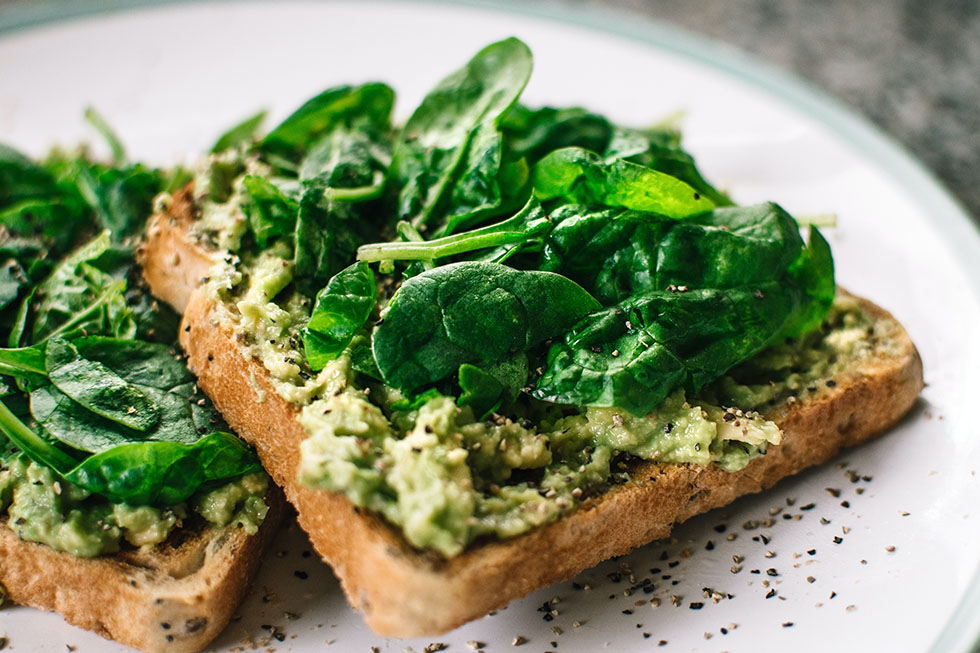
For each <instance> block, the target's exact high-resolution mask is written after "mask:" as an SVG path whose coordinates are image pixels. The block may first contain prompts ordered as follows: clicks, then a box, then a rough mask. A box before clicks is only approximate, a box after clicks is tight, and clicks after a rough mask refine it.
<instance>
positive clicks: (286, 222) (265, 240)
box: [242, 175, 299, 248]
mask: <svg viewBox="0 0 980 653" xmlns="http://www.w3.org/2000/svg"><path fill="white" fill-rule="evenodd" d="M242 185H243V186H244V188H245V192H246V193H247V194H248V201H246V202H243V204H242V211H243V212H244V213H245V215H246V216H247V217H248V225H249V227H250V228H251V229H252V233H254V234H255V240H256V242H257V243H258V245H259V247H262V248H265V247H268V245H269V243H270V242H271V241H272V240H274V239H275V238H279V237H281V236H285V235H287V234H291V233H292V232H293V230H294V229H295V228H296V213H297V212H298V211H299V201H298V200H297V199H296V198H295V197H293V196H291V195H288V194H287V193H285V192H283V191H282V189H280V188H279V187H278V186H276V185H275V184H274V183H273V182H272V181H270V180H268V179H266V178H264V177H256V176H253V175H246V176H245V178H244V179H243V181H242Z"/></svg>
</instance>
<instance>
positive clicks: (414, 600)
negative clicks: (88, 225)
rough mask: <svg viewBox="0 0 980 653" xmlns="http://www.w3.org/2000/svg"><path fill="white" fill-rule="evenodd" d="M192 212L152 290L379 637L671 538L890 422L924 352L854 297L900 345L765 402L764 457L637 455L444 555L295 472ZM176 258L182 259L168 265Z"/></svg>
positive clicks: (148, 272) (164, 239) (197, 367)
mask: <svg viewBox="0 0 980 653" xmlns="http://www.w3.org/2000/svg"><path fill="white" fill-rule="evenodd" d="M193 213H194V208H193V204H192V202H191V199H190V195H189V193H183V194H180V195H178V196H176V197H175V201H174V204H173V207H172V208H171V211H170V213H169V214H168V215H158V216H155V218H154V219H153V222H152V224H151V226H150V228H149V230H148V240H147V242H146V244H145V246H144V248H143V250H142V255H141V256H142V264H143V266H144V275H145V277H146V279H147V280H148V282H149V284H150V288H151V291H152V292H153V293H154V294H155V295H156V296H158V297H160V298H162V299H164V300H166V301H167V302H169V303H170V304H171V305H173V306H174V307H175V308H177V309H178V310H181V311H183V313H184V322H183V327H182V329H181V344H182V345H183V347H184V349H185V351H186V353H187V354H188V357H189V358H188V363H189V365H190V367H191V369H192V370H194V372H195V373H196V374H197V375H198V379H199V384H200V386H201V388H202V389H204V391H205V392H206V393H207V394H208V395H209V396H210V397H211V399H212V400H213V401H214V403H215V405H216V406H217V408H218V409H219V410H220V411H221V412H222V414H223V415H224V417H225V419H226V420H227V421H228V423H229V424H231V425H232V427H233V428H234V429H235V431H236V432H238V433H239V434H240V435H241V436H242V437H244V438H245V439H246V440H247V441H248V442H250V443H251V444H252V445H253V446H255V448H256V449H257V450H258V452H259V456H260V458H261V459H262V462H263V464H264V465H265V467H266V469H267V470H268V471H269V473H270V474H271V475H272V477H273V479H274V480H275V482H276V483H278V484H279V485H280V486H282V488H283V489H284V491H285V494H286V497H287V499H288V500H289V501H290V502H291V503H292V504H293V505H294V506H295V507H296V510H297V513H298V518H299V523H300V525H301V526H302V527H303V529H304V530H305V531H306V532H307V533H308V534H309V536H310V540H311V541H312V543H313V545H314V547H315V548H316V550H317V551H318V552H319V553H320V555H321V556H323V558H324V560H326V561H327V562H328V563H329V564H330V565H331V566H332V567H333V569H334V571H335V572H336V574H337V576H338V577H339V578H340V581H341V584H342V586H343V588H344V591H345V592H346V594H347V597H348V599H349V600H350V602H351V604H352V605H354V606H355V607H356V608H357V609H359V610H361V611H362V612H363V613H364V617H365V619H366V620H367V623H368V624H369V625H370V626H371V628H373V629H374V630H375V631H376V632H378V633H380V634H384V635H394V636H399V637H411V636H419V635H426V634H437V633H440V632H444V631H446V630H449V629H452V628H454V627H456V626H459V625H461V624H463V623H465V622H467V621H469V620H472V619H475V618H478V617H480V616H482V615H484V614H486V613H487V612H489V611H491V610H494V609H497V608H500V607H503V606H504V605H506V604H507V603H508V602H509V601H511V600H513V599H515V598H518V597H521V596H524V595H526V594H528V593H530V592H531V591H533V590H535V589H538V588H540V587H543V586H545V585H548V584H550V583H554V582H557V581H561V580H564V579H568V578H570V577H572V576H574V575H576V574H577V573H579V572H580V571H582V570H584V569H587V568H589V567H592V566H594V565H596V564H597V563H599V562H601V561H603V560H605V559H607V558H610V557H612V556H617V555H621V554H624V553H626V552H628V551H630V550H631V549H634V548H636V547H638V546H641V545H643V544H646V543H647V542H650V541H652V540H655V539H658V538H664V537H666V536H667V535H668V534H669V533H670V531H671V528H672V526H673V525H674V524H675V523H678V522H682V521H684V520H686V519H688V518H690V517H692V516H694V515H697V514H699V513H702V512H705V511H707V510H711V509H712V508H716V507H719V506H723V505H725V504H728V503H730V502H731V501H733V500H734V499H736V498H737V497H739V496H742V495H745V494H750V493H754V492H759V491H760V490H763V489H765V488H768V487H770V486H772V485H774V484H775V483H776V482H777V481H779V480H780V479H782V478H785V477H787V476H789V475H791V474H795V473H796V472H799V471H800V470H802V469H804V468H806V467H810V466H813V465H819V464H821V463H823V462H825V461H827V460H829V459H830V458H832V457H833V456H834V455H835V454H837V452H838V451H840V450H841V449H842V448H843V447H846V446H852V445H856V444H859V443H861V442H864V441H866V440H868V439H870V438H872V437H874V436H875V435H878V434H880V433H882V432H883V431H885V430H886V429H888V428H889V427H891V426H892V425H894V424H895V423H896V422H897V421H898V420H899V419H900V418H901V417H902V415H903V414H904V413H905V412H906V411H907V410H908V409H909V408H910V407H911V405H912V404H913V402H914V401H915V398H916V397H917V395H918V394H919V391H920V390H921V388H922V363H921V361H920V359H919V355H918V353H917V351H916V349H915V346H914V345H913V344H912V341H911V340H910V339H909V337H908V335H907V334H906V333H905V331H904V330H903V329H902V327H901V326H900V325H899V324H898V323H897V322H895V320H894V318H892V317H891V315H889V314H888V313H887V312H886V311H884V310H883V309H881V308H878V307H876V306H875V305H873V304H871V303H870V302H867V301H864V300H859V301H860V304H861V306H862V310H864V311H866V312H867V313H869V314H870V315H871V316H872V317H873V318H874V319H875V320H876V321H878V322H887V323H888V324H887V325H886V326H888V328H889V330H890V331H891V333H892V335H893V339H892V346H890V347H889V348H888V349H887V350H882V351H875V353H874V355H872V356H871V357H869V358H867V359H864V360H862V361H861V362H860V363H858V364H855V365H854V366H853V368H852V369H848V370H845V371H844V372H843V373H841V374H838V375H836V376H835V381H836V385H834V386H833V387H828V386H826V385H825V386H822V387H821V388H820V389H819V390H818V391H817V392H815V393H812V394H811V395H808V398H807V399H806V400H805V401H798V402H793V403H789V402H787V403H786V404H784V405H781V406H777V407H776V408H774V409H772V410H770V411H768V412H767V414H766V417H768V418H769V419H772V420H774V421H775V422H777V424H778V425H779V426H780V427H781V428H782V429H783V432H784V435H783V440H782V444H781V445H779V446H774V447H770V448H769V450H768V453H767V455H765V456H762V457H759V458H756V459H754V460H752V461H751V462H750V463H749V464H748V466H747V467H745V468H744V469H742V470H741V471H738V472H734V473H730V472H724V471H722V470H720V469H717V468H715V467H713V466H712V467H698V466H693V465H678V464H661V463H653V462H645V463H640V464H639V465H638V467H636V468H634V469H633V470H632V473H631V478H632V479H633V480H632V481H631V482H629V483H627V484H624V485H619V486H615V487H612V488H611V489H610V490H609V491H607V492H605V493H604V494H602V495H600V496H598V497H596V498H593V499H590V500H588V501H586V502H584V503H583V504H582V505H581V506H580V507H579V508H578V509H577V510H576V511H575V512H574V513H572V514H571V515H569V516H567V517H565V518H562V519H560V520H559V521H557V522H554V523H552V524H549V525H546V526H543V527H540V528H538V529H536V530H533V531H531V532H529V533H527V534H525V535H522V536H519V537H516V538H513V539H508V540H501V541H489V542H484V543H478V544H476V545H474V546H471V547H470V548H468V549H467V550H466V551H465V552H464V553H462V554H460V555H458V556H456V557H453V558H449V559H446V558H444V557H442V556H440V555H437V554H434V553H431V552H426V551H418V550H416V549H413V548H412V547H411V546H410V545H408V544H407V543H406V541H405V540H404V539H403V538H402V536H401V535H400V534H399V532H398V530H397V529H395V528H393V527H392V526H390V525H389V524H388V523H387V522H385V521H384V520H382V519H381V518H379V517H377V516H376V515H373V514H369V513H366V512H363V511H361V510H359V509H358V508H357V507H355V506H354V505H353V504H352V503H351V502H350V501H348V499H347V498H346V497H344V496H343V495H341V494H336V493H331V492H327V491H323V490H317V489H312V488H309V487H306V486H304V485H301V484H299V482H298V481H297V470H298V466H299V462H300V443H301V442H302V441H303V440H304V439H305V438H306V437H307V436H306V433H305V431H304V429H303V428H302V427H301V426H300V424H299V422H298V421H297V419H296V417H297V409H296V408H295V407H294V406H293V405H291V404H290V403H288V402H286V401H285V400H283V399H281V398H280V397H279V396H278V395H277V394H276V392H275V390H274V389H273V386H272V384H271V383H270V381H269V377H268V374H267V372H266V370H265V368H264V367H263V365H262V363H261V362H260V361H258V360H255V359H249V358H246V357H245V356H243V354H242V350H241V349H240V348H239V346H238V345H237V343H236V340H235V334H234V333H233V332H232V329H231V327H229V326H227V324H223V323H221V322H220V321H219V320H218V319H217V317H216V316H217V312H216V311H217V310H218V309H219V307H218V306H217V305H216V304H215V303H214V302H213V301H212V300H211V299H209V298H208V296H206V295H205V294H204V293H203V292H196V291H195V285H196V283H189V281H190V282H194V281H195V280H197V279H200V277H202V276H204V275H205V274H207V270H206V269H203V268H202V267H197V268H193V266H195V265H203V263H202V262H203V261H208V260H210V259H211V257H210V255H209V254H208V253H207V252H204V251H201V250H197V249H196V248H195V246H194V245H193V244H192V243H190V242H189V241H188V240H187V239H186V238H185V237H184V233H183V232H184V229H185V228H186V226H187V225H188V224H189V223H190V221H191V220H192V219H193ZM175 259H177V260H178V261H179V262H180V263H178V264H177V265H174V264H173V261H174V260H175ZM185 264H186V265H187V266H188V267H187V268H182V266H183V265H185ZM258 396H263V397H264V401H261V402H260V401H258V400H257V397H258Z"/></svg>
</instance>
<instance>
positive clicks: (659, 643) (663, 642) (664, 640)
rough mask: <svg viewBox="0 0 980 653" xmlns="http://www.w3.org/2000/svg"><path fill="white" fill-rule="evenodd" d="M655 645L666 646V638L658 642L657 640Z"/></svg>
mask: <svg viewBox="0 0 980 653" xmlns="http://www.w3.org/2000/svg"><path fill="white" fill-rule="evenodd" d="M657 646H667V640H666V639H662V640H660V641H659V642H657Z"/></svg>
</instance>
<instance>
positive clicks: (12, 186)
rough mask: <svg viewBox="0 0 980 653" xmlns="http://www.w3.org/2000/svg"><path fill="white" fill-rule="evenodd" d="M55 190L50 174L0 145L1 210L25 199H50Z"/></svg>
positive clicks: (18, 153) (11, 149) (12, 150)
mask: <svg viewBox="0 0 980 653" xmlns="http://www.w3.org/2000/svg"><path fill="white" fill-rule="evenodd" d="M55 189H56V186H55V181H54V178H53V177H52V175H51V173H50V172H48V171H47V170H45V169H44V168H43V167H41V166H39V165H37V164H36V163H34V162H33V161H31V160H30V159H29V158H27V157H26V156H24V155H23V154H21V153H20V152H18V151H17V150H15V149H14V148H12V147H9V146H7V145H4V144H2V143H0V208H2V207H6V206H10V205H11V204H14V203H16V202H18V201H20V200H24V199H30V198H35V197H48V196H50V195H52V194H54V192H55Z"/></svg>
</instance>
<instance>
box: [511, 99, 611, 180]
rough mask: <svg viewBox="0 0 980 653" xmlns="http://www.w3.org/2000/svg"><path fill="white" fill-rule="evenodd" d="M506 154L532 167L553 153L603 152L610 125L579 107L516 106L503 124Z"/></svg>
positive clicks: (609, 135)
mask: <svg viewBox="0 0 980 653" xmlns="http://www.w3.org/2000/svg"><path fill="white" fill-rule="evenodd" d="M500 130H501V131H502V132H503V134H504V138H505V143H506V147H507V151H508V152H509V153H510V154H511V156H513V157H514V158H526V159H527V160H528V162H529V163H531V164H532V165H533V164H534V163H535V162H537V161H538V160H540V159H541V158H542V157H543V156H545V155H546V154H548V153H549V152H551V151H553V150H558V149H561V148H565V147H580V148H582V149H586V150H591V151H592V152H603V151H604V150H605V149H606V147H607V145H608V143H609V139H610V137H611V135H612V132H613V126H612V124H610V122H609V121H608V120H607V119H606V118H604V117H602V116H600V115H597V114H594V113H590V112H588V111H586V110H585V109H580V108H578V107H572V108H562V109H558V108H553V107H542V108H540V109H529V108H527V107H525V106H523V105H520V104H518V105H515V106H514V107H512V108H511V110H510V111H508V112H507V114H506V115H505V116H504V118H503V119H502V120H501V121H500Z"/></svg>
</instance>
